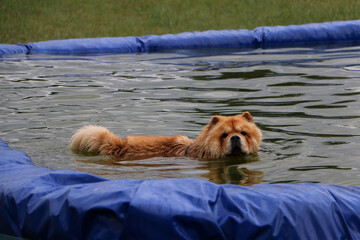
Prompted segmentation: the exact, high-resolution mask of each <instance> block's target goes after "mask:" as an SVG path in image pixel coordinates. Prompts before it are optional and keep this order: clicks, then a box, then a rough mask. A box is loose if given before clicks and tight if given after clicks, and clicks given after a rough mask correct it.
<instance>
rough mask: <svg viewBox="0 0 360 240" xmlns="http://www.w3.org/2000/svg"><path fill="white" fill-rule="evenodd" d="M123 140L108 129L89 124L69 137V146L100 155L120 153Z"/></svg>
mask: <svg viewBox="0 0 360 240" xmlns="http://www.w3.org/2000/svg"><path fill="white" fill-rule="evenodd" d="M122 146H123V141H122V140H121V138H119V137H117V136H116V135H114V134H113V133H112V132H110V131H109V130H108V129H106V128H104V127H101V126H96V125H89V126H85V127H82V128H80V129H79V130H78V131H77V132H76V133H75V134H74V135H73V136H72V138H71V143H70V148H71V149H73V150H80V151H84V152H91V153H98V154H102V155H120V153H121V150H122V148H123V147H122Z"/></svg>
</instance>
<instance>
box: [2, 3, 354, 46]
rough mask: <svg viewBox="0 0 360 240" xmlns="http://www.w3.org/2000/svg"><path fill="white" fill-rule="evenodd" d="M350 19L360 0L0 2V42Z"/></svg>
mask: <svg viewBox="0 0 360 240" xmlns="http://www.w3.org/2000/svg"><path fill="white" fill-rule="evenodd" d="M354 19H360V1H359V0H318V1H316V0H158V1H156V0H133V1H130V0H128V1H126V0H117V1H113V0H111V1H110V0H88V1H85V0H0V43H28V42H35V41H44V40H51V39H67V38H93V37H119V36H142V35H148V34H165V33H179V32H185V31H204V30H210V29H242V28H246V29H253V28H255V27H258V26H273V25H289V24H303V23H311V22H325V21H336V20H354Z"/></svg>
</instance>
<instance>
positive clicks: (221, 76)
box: [0, 46, 360, 186]
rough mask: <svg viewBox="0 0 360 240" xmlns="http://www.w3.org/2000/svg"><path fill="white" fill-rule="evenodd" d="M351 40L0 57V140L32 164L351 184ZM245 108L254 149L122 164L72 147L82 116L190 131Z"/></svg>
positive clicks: (85, 120) (358, 177)
mask: <svg viewBox="0 0 360 240" xmlns="http://www.w3.org/2000/svg"><path fill="white" fill-rule="evenodd" d="M359 99H360V46H315V47H303V48H280V49H250V50H239V49H238V50H234V49H210V50H178V51H172V52H162V53H161V52H159V53H152V54H139V55H135V54H133V55H87V56H86V55H83V56H61V55H11V56H2V57H0V129H1V131H0V137H1V138H2V139H3V140H4V141H5V142H7V143H8V144H9V145H10V146H11V147H12V148H13V149H15V150H20V151H24V152H26V153H27V154H28V155H29V156H30V157H31V158H32V160H33V161H34V163H35V164H36V165H38V166H43V167H48V168H56V169H64V168H65V169H76V170H79V171H85V172H90V173H93V174H96V175H100V176H103V177H105V178H109V179H124V178H129V179H149V178H188V177H194V178H202V179H208V180H210V181H212V182H215V183H231V184H241V185H248V184H256V183H294V182H313V183H324V184H340V185H345V186H347V185H360V158H359V156H360V103H359ZM244 111H249V112H250V113H251V114H252V116H253V117H254V119H255V122H256V123H257V124H258V126H259V127H260V128H261V129H262V132H263V135H264V141H263V144H262V147H261V150H260V152H259V154H258V156H250V157H246V158H240V159H219V160H206V159H193V158H187V157H180V158H150V159H143V160H133V161H122V160H121V159H116V158H112V157H107V156H94V155H84V154H79V153H74V152H72V151H71V150H70V149H69V148H68V145H69V141H70V138H71V136H72V134H73V133H74V132H75V131H76V130H77V129H78V128H80V127H82V126H84V125H87V124H98V125H102V126H105V127H107V128H108V129H110V130H111V131H113V132H114V133H115V134H117V135H118V136H121V137H125V136H127V135H149V136H156V135H166V136H172V135H178V134H181V135H186V136H189V137H190V138H195V137H196V136H197V135H198V134H199V132H200V131H201V129H202V128H203V126H204V125H205V124H206V123H207V122H208V121H209V120H210V119H211V116H213V115H217V114H220V115H235V114H239V113H242V112H244Z"/></svg>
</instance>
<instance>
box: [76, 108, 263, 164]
mask: <svg viewBox="0 0 360 240" xmlns="http://www.w3.org/2000/svg"><path fill="white" fill-rule="evenodd" d="M232 137H233V138H232ZM231 138H232V140H231ZM261 140H262V134H261V132H260V130H259V128H257V127H256V125H255V124H254V121H253V118H252V116H251V115H250V113H248V112H245V113H243V114H241V115H236V116H231V117H224V116H214V117H213V118H212V119H211V121H210V123H209V124H207V125H206V126H205V128H204V130H203V131H202V132H201V134H200V135H199V136H198V137H197V138H196V139H195V140H194V141H193V140H191V139H189V138H188V137H186V136H181V135H177V136H173V137H163V136H159V137H145V136H128V137H127V138H124V139H121V138H119V137H117V136H116V135H114V134H113V133H112V132H110V131H109V130H107V129H106V128H104V127H100V126H94V125H89V126H85V127H82V128H80V129H79V130H78V131H77V132H76V133H75V134H74V135H73V136H72V139H71V144H70V147H71V148H72V149H74V150H80V151H85V152H93V153H99V154H101V155H112V156H117V157H121V158H124V159H136V158H149V157H180V156H185V155H187V156H189V157H194V158H220V157H226V156H230V155H243V154H251V153H257V151H258V149H259V147H260V144H261Z"/></svg>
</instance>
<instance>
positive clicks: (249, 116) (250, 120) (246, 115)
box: [241, 112, 254, 122]
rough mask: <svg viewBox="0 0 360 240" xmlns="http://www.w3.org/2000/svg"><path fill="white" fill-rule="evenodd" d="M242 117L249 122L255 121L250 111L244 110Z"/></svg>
mask: <svg viewBox="0 0 360 240" xmlns="http://www.w3.org/2000/svg"><path fill="white" fill-rule="evenodd" d="M241 117H243V118H245V119H246V120H248V122H254V119H253V118H252V116H251V114H250V113H249V112H244V113H243V114H241Z"/></svg>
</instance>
